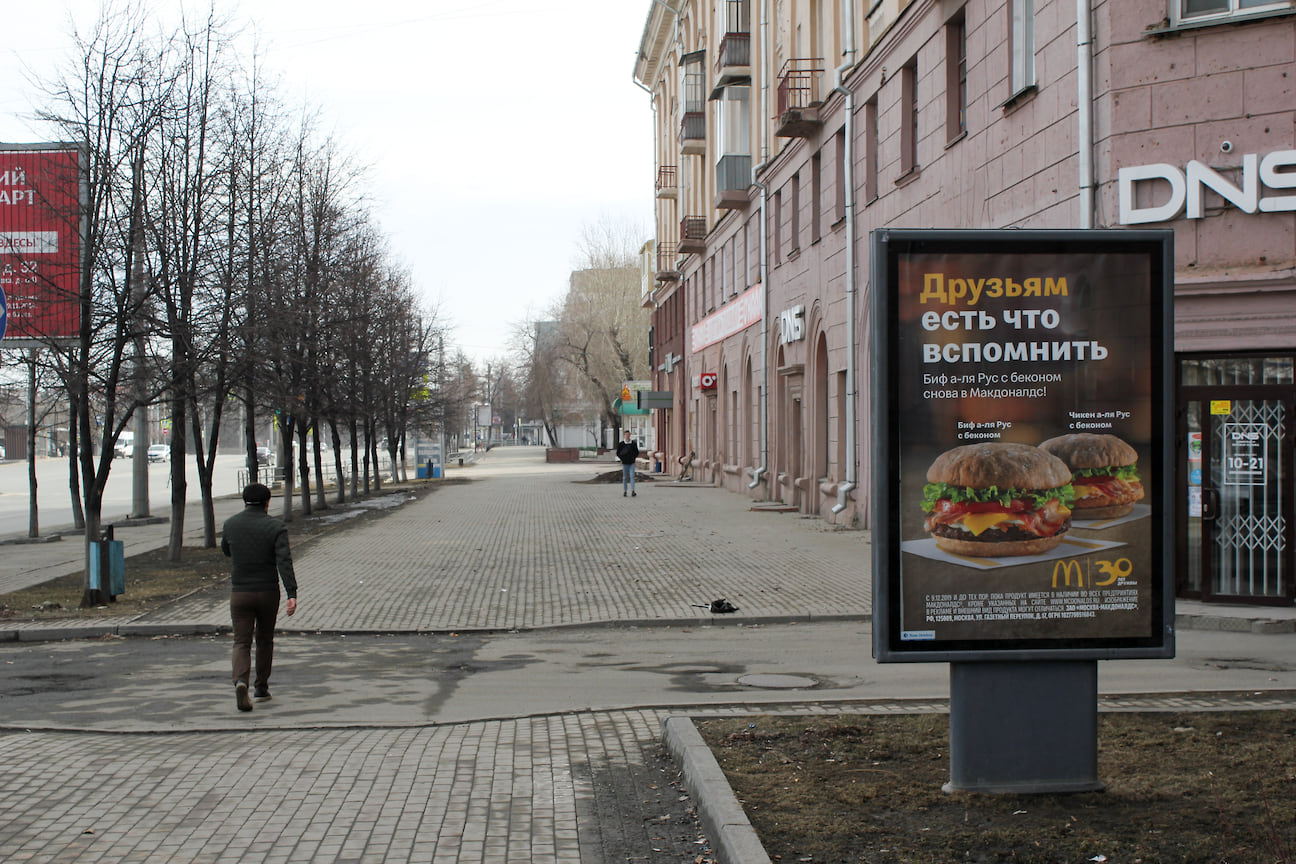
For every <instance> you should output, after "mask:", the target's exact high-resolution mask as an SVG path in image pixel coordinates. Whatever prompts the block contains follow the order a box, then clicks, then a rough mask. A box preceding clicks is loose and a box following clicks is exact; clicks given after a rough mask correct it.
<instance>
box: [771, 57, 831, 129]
mask: <svg viewBox="0 0 1296 864" xmlns="http://www.w3.org/2000/svg"><path fill="white" fill-rule="evenodd" d="M823 71H824V70H823V60H822V59H819V58H814V59H807V58H794V59H792V60H789V61H787V62H786V63H784V64H783V68H782V70H780V71H779V78H778V124H777V126H776V127H775V130H774V134H775V135H777V136H779V137H780V138H810V137H812V136H814V135H815V134H817V133H818V132H819V129H820V128H821V127H822V126H823V120H821V119H820V118H819V106H820V105H821V104H822V101H821V99H820V96H819V79H820V77H821V76H822V75H823Z"/></svg>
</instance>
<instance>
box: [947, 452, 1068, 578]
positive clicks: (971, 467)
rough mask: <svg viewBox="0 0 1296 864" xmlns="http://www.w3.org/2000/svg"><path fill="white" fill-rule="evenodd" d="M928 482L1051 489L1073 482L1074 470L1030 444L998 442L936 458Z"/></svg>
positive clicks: (1021, 553)
mask: <svg viewBox="0 0 1296 864" xmlns="http://www.w3.org/2000/svg"><path fill="white" fill-rule="evenodd" d="M927 482H929V483H948V484H950V485H951V486H968V487H971V488H973V489H984V488H986V487H988V486H999V487H1000V488H1006V487H1012V488H1015V489H1052V488H1053V487H1055V486H1064V485H1066V484H1067V483H1070V482H1071V469H1070V468H1068V467H1067V464H1066V463H1065V462H1063V461H1062V460H1061V459H1059V458H1057V457H1056V456H1054V455H1053V454H1052V453H1048V452H1045V451H1044V450H1041V449H1040V448H1038V447H1031V446H1030V445H1028V444H1004V443H997V442H996V443H987V444H965V445H963V446H962V447H955V448H954V449H953V450H946V451H945V452H944V453H942V454H941V455H940V456H938V457H936V461H935V462H933V463H932V465H931V467H930V468H928V469H927ZM954 542H961V541H954ZM1030 542H1032V543H1033V542H1037V541H1030ZM981 545H985V544H981ZM995 545H998V546H1002V545H1004V544H995ZM1053 545H1055V546H1056V545H1057V544H1056V543H1055V544H1053ZM947 551H952V550H947ZM961 554H972V553H967V552H964V553H961ZM983 554H984V553H983ZM1017 554H1020V555H1029V554H1032V553H1029V552H1020V553H1017Z"/></svg>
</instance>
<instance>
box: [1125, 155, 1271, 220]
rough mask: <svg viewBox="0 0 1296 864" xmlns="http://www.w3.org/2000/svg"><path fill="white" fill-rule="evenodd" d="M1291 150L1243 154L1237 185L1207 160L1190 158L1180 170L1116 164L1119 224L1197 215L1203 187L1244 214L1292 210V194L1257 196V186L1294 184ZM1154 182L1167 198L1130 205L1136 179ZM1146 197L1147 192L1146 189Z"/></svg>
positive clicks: (1200, 212)
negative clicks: (1166, 189)
mask: <svg viewBox="0 0 1296 864" xmlns="http://www.w3.org/2000/svg"><path fill="white" fill-rule="evenodd" d="M1293 169H1296V150H1278V151H1276V152H1274V153H1269V154H1267V155H1265V156H1263V157H1262V156H1258V155H1256V154H1254V153H1248V154H1247V155H1245V156H1243V157H1242V176H1241V180H1242V185H1241V186H1238V185H1237V184H1235V183H1234V182H1233V181H1232V180H1230V179H1229V178H1228V177H1225V176H1224V175H1223V174H1221V173H1220V172H1218V171H1216V170H1215V169H1214V168H1211V167H1210V166H1208V165H1204V164H1203V163H1201V162H1198V161H1197V160H1195V159H1194V160H1192V161H1191V162H1189V163H1188V165H1187V167H1186V168H1184V169H1183V170H1180V169H1179V168H1177V167H1176V166H1174V165H1169V164H1166V163H1157V164H1154V165H1138V166H1134V167H1131V168H1122V169H1120V172H1119V174H1118V180H1117V182H1118V184H1119V186H1120V224H1122V225H1138V224H1141V223H1147V222H1169V221H1170V220H1172V219H1175V218H1177V217H1178V216H1179V214H1180V213H1182V212H1183V211H1184V210H1187V214H1186V215H1187V217H1188V218H1189V219H1201V218H1202V217H1203V216H1204V215H1205V212H1206V207H1205V203H1204V198H1205V194H1204V191H1203V190H1205V189H1210V190H1211V191H1213V192H1215V193H1217V194H1218V195H1219V196H1220V197H1221V198H1223V199H1224V200H1225V201H1227V202H1229V203H1230V204H1232V205H1233V206H1234V207H1236V208H1238V209H1239V210H1241V211H1242V212H1244V213H1257V212H1259V213H1282V212H1287V211H1292V210H1296V195H1263V196H1262V195H1261V189H1262V188H1263V189H1265V190H1269V191H1273V190H1277V189H1286V190H1290V189H1296V170H1293ZM1146 183H1155V184H1156V186H1157V187H1159V189H1158V190H1157V191H1158V192H1159V193H1160V194H1159V195H1158V196H1157V197H1158V199H1159V198H1160V195H1164V194H1165V188H1166V186H1167V185H1168V186H1169V193H1170V194H1169V197H1168V198H1166V199H1165V200H1164V202H1163V203H1161V204H1155V205H1151V206H1147V207H1139V206H1136V204H1135V199H1136V195H1135V191H1136V189H1137V188H1138V184H1146ZM1147 194H1148V195H1149V197H1151V195H1152V194H1153V193H1152V192H1149V193H1147Z"/></svg>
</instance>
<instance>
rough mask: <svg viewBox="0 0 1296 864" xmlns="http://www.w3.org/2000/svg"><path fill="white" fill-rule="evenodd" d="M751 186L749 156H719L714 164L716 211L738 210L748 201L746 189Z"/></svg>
mask: <svg viewBox="0 0 1296 864" xmlns="http://www.w3.org/2000/svg"><path fill="white" fill-rule="evenodd" d="M749 186H751V156H748V155H729V156H721V157H720V161H719V162H717V163H716V201H715V206H716V209H717V210H738V209H742V208H744V207H746V206H747V204H748V202H749V201H750V199H749V197H748V194H747V189H748V187H749Z"/></svg>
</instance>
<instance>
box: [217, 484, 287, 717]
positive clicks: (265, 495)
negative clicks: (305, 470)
mask: <svg viewBox="0 0 1296 864" xmlns="http://www.w3.org/2000/svg"><path fill="white" fill-rule="evenodd" d="M243 505H244V506H243V510H242V512H240V513H235V514H234V515H233V516H231V517H230V518H228V519H226V520H225V525H224V528H223V533H222V536H221V551H222V552H224V553H225V554H226V555H227V556H229V558H230V620H231V622H232V623H233V624H234V658H233V659H234V700H235V704H236V705H238V709H239V710H240V711H251V710H252V700H251V698H249V695H248V678H249V676H250V675H251V673H252V640H253V638H254V637H255V639H256V679H255V680H254V681H253V682H252V685H253V691H252V695H254V696H256V698H257V699H262V700H264V699H269V698H270V669H271V666H272V665H273V663H274V630H275V619H276V618H277V617H278V615H279V582H280V581H281V580H282V581H283V587H284V592H285V593H287V595H288V603H287V606H286V611H287V613H288V614H289V615H290V616H291V615H292V614H293V613H295V612H296V611H297V576H296V574H294V573H293V561H292V550H291V549H289V547H288V529H287V527H286V526H285V525H284V523H283V522H282V521H280V520H279V519H276V518H275V517H273V516H271V515H270V489H269V487H267V486H265V485H263V484H261V483H251V484H249V485H248V486H246V487H244V489H243Z"/></svg>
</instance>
